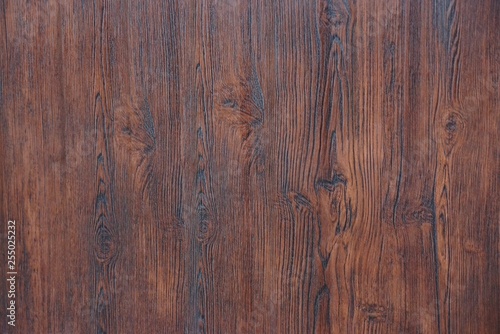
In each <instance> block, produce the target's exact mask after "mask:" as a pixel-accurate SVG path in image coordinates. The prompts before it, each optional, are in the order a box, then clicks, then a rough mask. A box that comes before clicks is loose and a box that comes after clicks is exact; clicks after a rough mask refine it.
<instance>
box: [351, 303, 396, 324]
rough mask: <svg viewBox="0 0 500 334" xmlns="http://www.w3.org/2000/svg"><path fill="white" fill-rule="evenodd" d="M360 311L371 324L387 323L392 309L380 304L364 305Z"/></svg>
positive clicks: (360, 307)
mask: <svg viewBox="0 0 500 334" xmlns="http://www.w3.org/2000/svg"><path fill="white" fill-rule="evenodd" d="M358 309H359V310H360V311H361V312H363V314H364V315H365V317H366V318H367V319H368V321H369V322H387V321H388V319H389V315H390V314H389V313H390V309H388V308H387V307H385V306H383V305H379V304H362V305H359V306H358Z"/></svg>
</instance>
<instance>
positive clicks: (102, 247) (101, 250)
mask: <svg viewBox="0 0 500 334" xmlns="http://www.w3.org/2000/svg"><path fill="white" fill-rule="evenodd" d="M115 254H116V244H115V242H114V236H113V234H112V232H111V231H110V230H109V228H108V227H107V226H106V225H104V224H102V223H101V224H100V225H99V227H97V230H96V232H95V256H96V258H97V259H98V260H99V261H102V262H105V261H109V260H110V259H112V258H113V257H114V256H115Z"/></svg>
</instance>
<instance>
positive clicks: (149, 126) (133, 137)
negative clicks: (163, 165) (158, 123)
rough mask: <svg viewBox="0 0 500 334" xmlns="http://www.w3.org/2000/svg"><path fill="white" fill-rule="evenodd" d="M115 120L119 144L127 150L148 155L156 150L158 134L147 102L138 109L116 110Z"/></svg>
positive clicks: (121, 107)
mask: <svg viewBox="0 0 500 334" xmlns="http://www.w3.org/2000/svg"><path fill="white" fill-rule="evenodd" d="M114 119H115V124H116V127H117V128H118V129H119V131H118V132H117V133H116V138H117V140H118V142H119V143H120V144H121V145H122V146H123V147H125V148H126V149H127V150H129V151H131V152H135V153H139V154H140V155H141V156H142V155H148V154H150V153H152V152H153V151H154V150H155V146H156V134H155V127H154V121H153V116H152V114H151V110H150V108H149V104H148V103H147V102H144V103H142V104H141V105H140V106H138V107H134V106H128V105H122V106H119V107H117V108H116V109H115V111H114Z"/></svg>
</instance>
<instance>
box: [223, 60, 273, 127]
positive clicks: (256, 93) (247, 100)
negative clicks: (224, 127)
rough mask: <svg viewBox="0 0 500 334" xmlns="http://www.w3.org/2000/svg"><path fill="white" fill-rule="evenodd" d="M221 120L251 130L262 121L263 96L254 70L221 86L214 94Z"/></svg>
mask: <svg viewBox="0 0 500 334" xmlns="http://www.w3.org/2000/svg"><path fill="white" fill-rule="evenodd" d="M215 95H216V97H218V98H217V99H216V103H217V105H218V108H217V110H218V112H219V116H221V118H222V119H223V120H224V121H226V122H228V123H230V124H232V125H236V126H243V127H247V128H248V129H249V130H253V129H255V128H256V127H260V126H261V125H262V123H263V121H264V95H263V93H262V88H261V86H260V82H259V79H258V77H257V74H256V73H255V70H253V71H252V73H251V74H250V75H249V76H248V77H239V78H236V79H235V80H233V81H230V82H228V83H225V84H223V85H221V86H220V87H219V88H218V89H217V93H216V94H215Z"/></svg>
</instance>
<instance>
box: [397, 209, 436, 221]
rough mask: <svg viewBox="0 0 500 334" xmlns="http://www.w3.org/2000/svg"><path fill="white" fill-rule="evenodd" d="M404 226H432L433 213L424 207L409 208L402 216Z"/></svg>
mask: <svg viewBox="0 0 500 334" xmlns="http://www.w3.org/2000/svg"><path fill="white" fill-rule="evenodd" d="M403 222H404V223H405V224H425V223H428V224H433V223H434V211H433V210H432V209H430V208H428V207H425V206H419V207H411V208H408V210H406V212H405V213H404V215H403Z"/></svg>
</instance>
